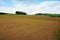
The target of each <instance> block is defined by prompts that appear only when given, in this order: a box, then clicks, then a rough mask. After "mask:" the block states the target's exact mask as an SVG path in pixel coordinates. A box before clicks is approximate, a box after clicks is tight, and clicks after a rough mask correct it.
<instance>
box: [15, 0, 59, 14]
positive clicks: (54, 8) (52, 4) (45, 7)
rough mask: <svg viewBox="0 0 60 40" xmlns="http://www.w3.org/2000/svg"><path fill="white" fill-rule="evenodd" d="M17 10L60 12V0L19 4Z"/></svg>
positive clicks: (30, 12)
mask: <svg viewBox="0 0 60 40" xmlns="http://www.w3.org/2000/svg"><path fill="white" fill-rule="evenodd" d="M16 8H17V10H20V11H21V10H22V11H25V12H27V13H28V14H35V13H38V12H41V13H60V9H59V8H60V1H45V2H42V3H40V4H37V5H25V4H24V5H23V4H21V5H20V4H17V5H16Z"/></svg>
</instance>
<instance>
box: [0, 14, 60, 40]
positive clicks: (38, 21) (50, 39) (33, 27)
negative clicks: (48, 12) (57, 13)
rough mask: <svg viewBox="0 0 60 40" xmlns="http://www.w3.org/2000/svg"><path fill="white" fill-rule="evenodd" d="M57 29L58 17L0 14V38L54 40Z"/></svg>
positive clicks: (58, 24)
mask: <svg viewBox="0 0 60 40" xmlns="http://www.w3.org/2000/svg"><path fill="white" fill-rule="evenodd" d="M59 29H60V18H58V17H48V16H33V15H32V16H29V15H10V16H9V15H1V16H0V40H56V38H57V36H56V35H57V31H58V30H59Z"/></svg>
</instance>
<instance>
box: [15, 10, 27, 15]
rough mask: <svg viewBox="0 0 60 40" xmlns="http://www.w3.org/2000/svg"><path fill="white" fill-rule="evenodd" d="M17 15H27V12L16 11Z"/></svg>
mask: <svg viewBox="0 0 60 40" xmlns="http://www.w3.org/2000/svg"><path fill="white" fill-rule="evenodd" d="M15 13H16V14H17V15H27V14H26V13H25V12H22V11H16V12H15Z"/></svg>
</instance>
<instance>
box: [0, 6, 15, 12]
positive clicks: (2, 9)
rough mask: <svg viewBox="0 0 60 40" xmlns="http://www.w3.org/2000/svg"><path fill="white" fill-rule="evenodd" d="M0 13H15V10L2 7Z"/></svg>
mask: <svg viewBox="0 0 60 40" xmlns="http://www.w3.org/2000/svg"><path fill="white" fill-rule="evenodd" d="M0 12H6V13H15V9H14V8H11V7H6V6H2V7H0Z"/></svg>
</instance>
